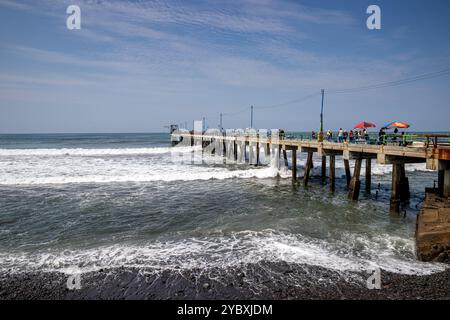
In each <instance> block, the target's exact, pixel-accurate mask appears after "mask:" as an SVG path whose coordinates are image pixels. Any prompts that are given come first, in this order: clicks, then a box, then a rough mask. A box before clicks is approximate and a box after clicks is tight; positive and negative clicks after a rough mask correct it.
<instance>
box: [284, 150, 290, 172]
mask: <svg viewBox="0 0 450 320" xmlns="http://www.w3.org/2000/svg"><path fill="white" fill-rule="evenodd" d="M283 159H284V166H285V167H286V168H287V167H288V166H289V163H288V158H287V151H286V147H284V148H283Z"/></svg>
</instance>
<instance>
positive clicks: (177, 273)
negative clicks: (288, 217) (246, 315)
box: [0, 262, 450, 300]
mask: <svg viewBox="0 0 450 320" xmlns="http://www.w3.org/2000/svg"><path fill="white" fill-rule="evenodd" d="M369 276H370V274H366V273H355V272H353V273H349V272H346V273H340V272H336V271H331V270H328V269H325V268H322V267H316V266H314V267H312V266H306V265H298V264H287V263H284V262H277V263H272V262H261V263H258V264H250V265H247V266H244V267H239V268H232V269H230V268H227V269H220V268H213V269H211V270H207V271H206V270H200V269H192V270H171V271H169V270H164V271H160V272H158V271H155V270H153V271H150V270H138V269H133V268H117V269H109V270H108V269H105V270H99V271H95V272H89V273H85V274H82V275H81V289H79V290H77V289H75V290H69V289H68V288H67V279H68V276H67V275H65V274H63V273H55V272H50V273H47V272H39V273H19V274H5V273H4V274H2V275H1V276H0V299H2V300H5V299H6V300H17V299H40V300H46V299H63V300H67V299H68V300H71V299H175V300H178V299H194V300H195V299H302V300H303V299H306V300H310V299H332V300H340V299H418V300H421V299H450V285H449V284H450V270H446V271H444V272H440V273H435V274H432V275H425V276H416V275H400V274H395V273H390V272H386V271H383V270H382V271H381V282H382V286H381V289H380V290H369V289H367V287H366V284H365V279H367V278H368V277H369Z"/></svg>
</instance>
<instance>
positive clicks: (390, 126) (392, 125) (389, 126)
mask: <svg viewBox="0 0 450 320" xmlns="http://www.w3.org/2000/svg"><path fill="white" fill-rule="evenodd" d="M409 127H410V125H409V124H407V123H405V122H400V121H394V122H391V123H389V124H387V125H385V126H384V127H383V129H393V128H399V129H406V128H409Z"/></svg>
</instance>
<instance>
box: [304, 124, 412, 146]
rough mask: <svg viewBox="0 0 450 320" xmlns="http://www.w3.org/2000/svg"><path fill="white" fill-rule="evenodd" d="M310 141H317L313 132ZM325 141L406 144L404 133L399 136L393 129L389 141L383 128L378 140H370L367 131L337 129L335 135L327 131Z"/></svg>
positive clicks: (396, 130)
mask: <svg viewBox="0 0 450 320" xmlns="http://www.w3.org/2000/svg"><path fill="white" fill-rule="evenodd" d="M311 139H312V140H315V139H317V135H316V133H315V132H314V131H312V132H311ZM325 139H326V141H329V142H339V143H343V142H348V143H376V144H380V145H381V144H383V145H384V144H386V143H387V142H388V140H389V141H390V142H392V143H393V144H398V145H399V146H405V145H406V144H407V142H406V135H405V132H402V133H401V134H400V135H399V133H398V129H397V128H395V130H394V133H393V135H390V136H389V139H388V136H387V134H386V131H385V130H384V128H381V129H380V131H379V132H378V138H371V137H370V135H369V133H368V132H367V129H360V130H356V129H352V130H350V131H347V130H345V129H342V128H339V130H338V131H337V132H336V133H333V131H331V130H328V131H327V132H326V136H325Z"/></svg>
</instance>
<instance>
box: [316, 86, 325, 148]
mask: <svg viewBox="0 0 450 320" xmlns="http://www.w3.org/2000/svg"><path fill="white" fill-rule="evenodd" d="M324 95H325V90H324V89H322V106H321V108H320V130H319V134H318V135H317V141H318V142H323V99H324Z"/></svg>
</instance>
